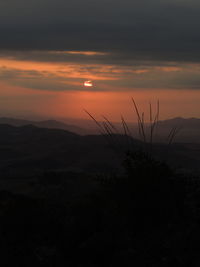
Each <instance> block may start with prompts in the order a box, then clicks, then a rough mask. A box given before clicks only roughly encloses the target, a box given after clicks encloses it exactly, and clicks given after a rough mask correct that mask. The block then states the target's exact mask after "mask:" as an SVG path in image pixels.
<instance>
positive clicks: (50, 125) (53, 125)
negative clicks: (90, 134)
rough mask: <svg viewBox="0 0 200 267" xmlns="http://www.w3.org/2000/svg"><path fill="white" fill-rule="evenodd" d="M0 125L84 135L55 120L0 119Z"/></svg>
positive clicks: (74, 128) (81, 131)
mask: <svg viewBox="0 0 200 267" xmlns="http://www.w3.org/2000/svg"><path fill="white" fill-rule="evenodd" d="M0 124H8V125H11V126H25V125H33V126H36V127H39V128H47V129H62V130H66V131H70V132H74V133H78V134H83V133H84V130H83V129H82V128H80V127H78V126H75V125H71V124H66V123H63V122H60V121H57V120H44V121H32V120H23V119H15V118H7V117H1V118H0Z"/></svg>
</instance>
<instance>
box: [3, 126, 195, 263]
mask: <svg viewBox="0 0 200 267" xmlns="http://www.w3.org/2000/svg"><path fill="white" fill-rule="evenodd" d="M113 142H114V144H115V145H114V146H113ZM116 144H117V146H116ZM142 147H143V144H142V143H141V142H139V141H137V140H132V139H127V138H126V137H124V136H115V137H114V136H112V137H111V140H110V139H109V140H108V139H107V138H106V139H105V137H103V136H79V135H77V134H74V133H71V132H68V131H64V130H57V129H42V128H37V127H34V126H24V127H13V126H9V125H1V126H0V175H1V179H0V251H1V254H0V255H1V256H0V264H1V266H3V267H4V266H16V267H27V266H29V267H55V266H56V267H64V266H70V267H80V266H84V267H86V266H87V267H88V266H89V267H90V266H98V267H100V266H102V267H104V266H108V267H116V266H124V267H126V266H127V267H128V266H139V267H152V266H155V267H171V266H176V267H187V266H190V267H197V266H199V263H200V256H199V255H200V253H199V252H200V251H199V242H200V220H199V218H200V211H199V206H200V179H199V177H198V176H197V174H196V175H195V174H194V170H197V169H198V165H199V147H198V145H196V146H194V145H191V144H185V145H181V144H174V145H173V146H171V147H168V146H166V145H163V144H156V145H155V146H154V147H153V151H152V153H153V154H152V155H155V157H156V158H157V159H154V157H152V156H151V157H150V156H149V155H148V154H146V153H144V151H143V150H141V148H142ZM127 148H129V150H130V151H129V153H128V154H127V155H125V154H124V151H125V150H126V149H127ZM139 148H140V150H139ZM162 158H166V159H167V160H168V161H170V162H171V164H172V165H173V166H174V167H175V166H176V168H177V167H178V168H179V171H177V169H174V168H171V167H170V166H169V165H168V164H166V163H165V162H163V160H162ZM122 162H123V166H122ZM180 168H182V173H181V172H180ZM183 168H184V170H183ZM186 169H187V170H186ZM188 170H192V171H193V173H192V174H191V173H189V172H188ZM196 173H197V171H196Z"/></svg>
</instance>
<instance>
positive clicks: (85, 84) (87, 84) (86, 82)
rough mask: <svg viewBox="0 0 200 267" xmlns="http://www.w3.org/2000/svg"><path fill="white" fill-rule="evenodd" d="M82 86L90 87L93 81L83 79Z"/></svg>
mask: <svg viewBox="0 0 200 267" xmlns="http://www.w3.org/2000/svg"><path fill="white" fill-rule="evenodd" d="M84 86H86V87H92V86H93V83H92V81H85V82H84Z"/></svg>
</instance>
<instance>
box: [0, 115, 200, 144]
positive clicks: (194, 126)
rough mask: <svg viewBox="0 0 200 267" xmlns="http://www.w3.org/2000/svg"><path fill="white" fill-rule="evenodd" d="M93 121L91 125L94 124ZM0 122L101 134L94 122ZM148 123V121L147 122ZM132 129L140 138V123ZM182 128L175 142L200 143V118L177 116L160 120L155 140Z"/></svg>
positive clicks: (117, 124)
mask: <svg viewBox="0 0 200 267" xmlns="http://www.w3.org/2000/svg"><path fill="white" fill-rule="evenodd" d="M92 123H93V122H92V121H91V125H92ZM0 124H8V125H11V126H26V125H33V126H35V127H39V128H47V129H62V130H65V131H69V132H73V133H76V134H79V135H88V134H99V129H98V127H97V126H96V125H95V124H94V127H90V126H89V125H87V126H84V127H85V128H84V127H82V126H81V127H79V126H78V125H76V124H72V123H71V122H70V123H69V124H68V123H67V122H66V123H65V122H62V121H59V120H42V121H33V120H24V119H15V118H8V117H1V118H0ZM113 124H114V125H115V126H116V128H117V129H119V132H121V133H123V127H122V125H121V124H120V123H113ZM147 124H148V122H147ZM128 125H129V126H130V129H131V131H133V133H134V136H135V138H138V137H139V136H138V125H137V123H128ZM174 127H178V128H180V131H179V133H178V134H177V136H176V138H175V142H181V143H200V119H199V118H182V117H176V118H172V119H167V120H162V121H159V122H158V125H157V127H156V131H155V139H154V141H156V140H157V141H159V142H164V140H165V139H166V137H167V136H168V134H169V132H170V131H171V129H172V128H174Z"/></svg>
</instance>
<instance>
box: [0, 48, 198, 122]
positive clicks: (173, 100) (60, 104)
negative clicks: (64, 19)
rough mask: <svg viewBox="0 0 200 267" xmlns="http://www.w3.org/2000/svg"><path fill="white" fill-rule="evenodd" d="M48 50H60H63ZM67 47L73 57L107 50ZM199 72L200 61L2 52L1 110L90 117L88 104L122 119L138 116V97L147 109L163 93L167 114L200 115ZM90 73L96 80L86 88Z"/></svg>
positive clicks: (163, 110) (163, 115)
mask: <svg viewBox="0 0 200 267" xmlns="http://www.w3.org/2000/svg"><path fill="white" fill-rule="evenodd" d="M48 53H49V55H51V53H54V54H55V55H57V54H58V55H60V54H59V51H57V54H56V52H51V51H50V52H48ZM60 53H61V52H60ZM66 53H67V54H70V56H72V57H73V56H76V57H77V55H79V54H80V55H81V56H84V57H86V58H88V57H90V58H92V57H101V56H103V57H105V56H106V55H105V54H104V53H101V52H99V53H95V52H90V51H88V52H81V51H77V52H76V51H75V52H71V51H69V52H66ZM96 60H97V59H96ZM194 75H196V76H194ZM199 75H200V66H199V65H195V64H193V65H191V64H178V63H170V64H168V63H167V64H166V65H162V66H159V65H156V64H152V65H151V64H150V65H145V64H143V65H138V66H137V65H136V64H135V65H132V66H128V65H127V66H126V65H116V64H103V63H100V62H99V61H98V60H97V62H96V63H95V60H94V62H92V63H85V61H84V60H82V61H81V60H79V61H78V62H77V61H73V58H70V60H66V61H64V62H60V61H59V60H58V61H57V60H55V59H54V61H53V60H52V61H48V60H46V61H45V60H42V59H41V60H38V59H37V60H33V59H31V60H27V59H26V60H24V59H23V60H22V59H19V58H17V57H14V56H10V57H9V56H7V57H0V112H1V113H2V115H5V114H10V115H12V116H20V115H22V114H24V116H26V115H29V114H36V115H41V116H46V117H71V118H88V117H87V115H86V114H85V113H84V111H83V109H87V110H88V111H89V112H91V113H93V114H94V115H96V116H97V117H98V116H101V115H102V114H103V115H106V116H107V117H109V118H110V119H111V120H114V121H118V120H120V116H121V115H124V116H125V117H126V119H127V120H130V121H133V120H135V117H134V116H135V115H134V114H133V111H132V104H131V97H133V98H134V99H135V100H136V102H137V103H138V106H139V108H140V109H141V111H144V112H145V113H146V114H148V105H149V102H150V101H151V102H152V104H153V103H156V101H157V100H158V99H159V100H160V103H161V118H162V119H165V118H171V117H176V116H182V117H200V108H199V103H200V93H199V92H200V91H199V89H198V80H197V76H199ZM185 77H186V78H187V79H186V78H185ZM86 79H89V80H92V81H93V83H94V85H95V86H94V87H92V88H90V89H88V88H84V86H83V82H84V81H85V80H86ZM194 81H196V84H195V83H194ZM190 85H191V86H190ZM182 86H183V88H182ZM187 86H188V87H187ZM196 87H197V88H196ZM0 116H1V115H0Z"/></svg>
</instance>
